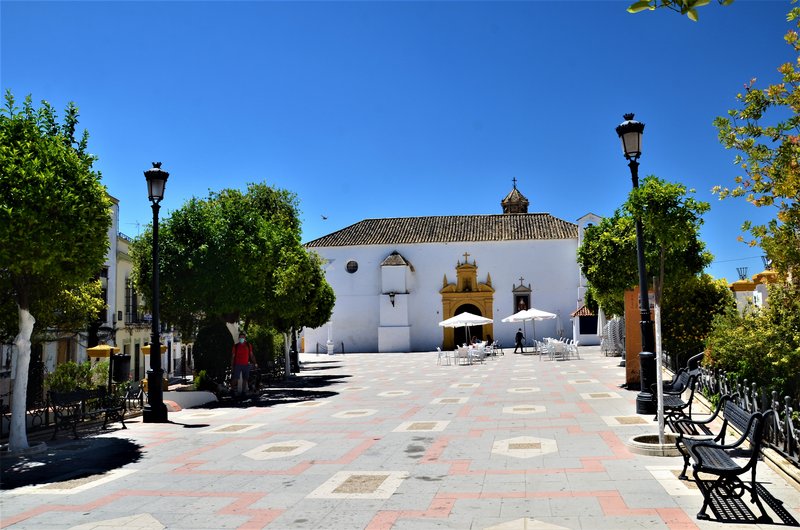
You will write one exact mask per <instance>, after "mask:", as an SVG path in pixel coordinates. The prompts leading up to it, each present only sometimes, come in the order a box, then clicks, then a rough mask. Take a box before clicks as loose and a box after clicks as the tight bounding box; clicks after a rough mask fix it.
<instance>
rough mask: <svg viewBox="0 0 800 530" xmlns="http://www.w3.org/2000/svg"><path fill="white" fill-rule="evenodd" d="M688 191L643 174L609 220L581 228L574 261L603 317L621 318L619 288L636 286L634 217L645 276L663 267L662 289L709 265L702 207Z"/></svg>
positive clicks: (704, 205)
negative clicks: (640, 236)
mask: <svg viewBox="0 0 800 530" xmlns="http://www.w3.org/2000/svg"><path fill="white" fill-rule="evenodd" d="M689 193H690V191H689V190H687V189H686V187H685V186H683V185H682V184H677V183H670V182H666V181H664V180H661V179H659V178H657V177H655V176H649V177H647V178H645V179H644V181H643V183H642V184H641V186H640V187H639V188H638V189H636V190H633V191H631V194H630V198H629V200H628V201H627V202H626V203H625V204H624V205H623V207H622V208H621V209H619V210H617V211H615V212H614V215H613V216H611V217H608V218H605V219H603V220H602V221H601V222H600V223H599V224H597V225H594V226H591V227H588V228H587V229H586V231H585V232H584V239H583V243H582V244H581V246H580V248H579V249H578V263H579V264H580V267H581V271H582V272H583V274H584V276H586V279H587V280H588V281H589V285H590V292H591V296H592V297H593V298H594V299H595V300H596V301H597V302H598V303H599V304H600V305H601V306H602V307H603V310H604V311H606V313H607V314H622V312H623V311H622V308H623V295H624V291H625V289H630V288H631V287H633V286H634V285H637V283H638V269H637V262H636V222H635V216H640V217H641V218H642V225H643V233H644V242H645V263H646V265H645V268H646V270H647V277H648V278H651V277H652V276H653V275H655V274H656V273H658V274H659V277H661V275H662V274H661V271H662V269H663V271H664V272H663V276H664V277H663V281H664V285H675V284H677V283H678V282H681V281H683V280H684V279H686V278H689V277H691V276H693V275H696V274H698V273H699V272H700V271H702V270H703V268H704V267H705V266H706V265H708V264H709V263H710V262H711V255H710V254H709V253H708V252H706V251H705V245H704V244H703V243H702V241H700V239H699V235H698V234H699V230H700V225H701V224H702V216H703V214H704V213H705V212H706V211H707V210H708V204H707V203H704V202H701V201H697V200H695V199H694V198H693V197H692V196H690V195H689Z"/></svg>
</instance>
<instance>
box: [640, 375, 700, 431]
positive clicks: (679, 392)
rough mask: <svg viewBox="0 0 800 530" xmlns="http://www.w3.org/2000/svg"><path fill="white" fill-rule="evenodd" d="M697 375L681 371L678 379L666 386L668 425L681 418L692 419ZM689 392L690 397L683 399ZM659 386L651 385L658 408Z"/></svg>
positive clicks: (665, 411)
mask: <svg viewBox="0 0 800 530" xmlns="http://www.w3.org/2000/svg"><path fill="white" fill-rule="evenodd" d="M697 377H698V376H697V375H695V374H690V373H689V372H688V371H681V372H680V373H679V374H678V375H677V376H676V378H675V379H674V380H673V381H671V382H669V383H668V384H665V385H664V395H663V400H664V420H665V421H666V422H668V423H671V422H674V421H677V420H678V419H679V418H690V417H691V416H692V403H693V401H694V392H695V388H696V387H697ZM687 390H688V391H689V397H688V398H687V399H683V394H684V393H685V392H686V391H687ZM657 391H658V386H657V385H656V384H653V385H651V392H652V396H653V398H652V399H653V403H656V407H657V406H658V394H657Z"/></svg>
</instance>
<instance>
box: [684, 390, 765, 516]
mask: <svg viewBox="0 0 800 530" xmlns="http://www.w3.org/2000/svg"><path fill="white" fill-rule="evenodd" d="M722 410H723V417H724V425H723V427H722V431H721V434H720V435H719V436H720V440H724V432H725V430H727V427H728V426H729V425H730V426H732V427H734V428H736V430H738V431H739V432H741V433H742V436H741V437H740V438H739V439H738V440H736V441H735V442H733V443H730V444H725V443H724V442H723V443H720V442H716V441H714V440H708V439H698V438H687V437H682V440H681V445H682V447H679V449H680V450H681V452H682V453H683V454H684V461H686V460H687V456H686V455H688V458H689V459H691V461H692V462H693V463H692V468H693V472H692V474H693V476H694V479H695V483H696V484H697V486H698V488H699V489H700V491H701V493H702V494H703V506H702V508H701V509H700V511H699V512H698V513H697V518H698V519H703V520H705V519H710V517H709V515H708V514H707V513H706V508H708V506H712V510H714V506H715V504H714V501H715V496H716V500H717V501H719V500H720V499H722V500H723V501H724V500H726V499H740V498H741V497H743V496H744V494H745V491H749V492H750V500H751V502H752V503H754V504H755V505H756V506H758V509H759V510H760V511H761V516H760V517H759V518H758V519H757V522H759V523H771V522H772V518H771V517H770V516H769V515H767V513H766V512H765V511H764V506H763V505H762V503H761V500H760V499H759V494H758V485H757V484H756V466H757V464H758V459H759V455H760V451H761V442H762V439H763V433H764V428H765V425H766V424H767V422H768V421H769V420H770V419H771V417H772V414H773V412H772V410H767V411H765V412H763V413H762V412H754V413H752V414H751V413H749V412H747V411H746V410H744V409H743V408H741V407H740V406H739V405H737V404H736V403H735V402H734V400H726V401H725V404H724V406H723V407H722ZM745 444H747V445H749V447H747V448H746V447H745ZM747 451H749V458H748V459H747V461H746V462H744V463H743V464H739V463H738V462H736V461H735V460H734V459H733V458H734V456H737V457H738V456H740V455H742V454H746V452H747ZM743 452H744V453H743ZM685 471H686V465H684V473H683V475H682V476H684V477H685ZM748 472H749V473H750V475H751V476H750V480H749V484H746V483H745V482H744V481H742V479H741V478H740V477H741V476H742V475H744V474H746V473H748ZM701 474H704V475H713V476H714V477H715V478H711V479H709V478H702V477H701ZM717 504H719V503H717Z"/></svg>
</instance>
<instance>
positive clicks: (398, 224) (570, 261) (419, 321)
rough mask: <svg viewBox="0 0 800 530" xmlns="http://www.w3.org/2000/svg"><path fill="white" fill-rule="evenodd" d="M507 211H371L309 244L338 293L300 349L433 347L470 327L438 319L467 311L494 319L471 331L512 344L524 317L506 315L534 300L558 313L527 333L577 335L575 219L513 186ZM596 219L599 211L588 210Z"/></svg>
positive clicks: (461, 336)
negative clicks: (530, 209) (538, 206)
mask: <svg viewBox="0 0 800 530" xmlns="http://www.w3.org/2000/svg"><path fill="white" fill-rule="evenodd" d="M501 204H502V206H503V211H504V212H505V213H503V214H497V215H464V216H437V217H409V218H392V219H367V220H364V221H361V222H359V223H356V224H354V225H351V226H349V227H347V228H344V229H342V230H339V231H337V232H334V233H332V234H329V235H326V236H323V237H321V238H318V239H316V240H314V241H310V242H308V243H307V244H306V247H307V248H309V249H310V250H313V251H316V252H317V253H319V254H320V256H322V258H324V259H325V260H326V262H327V264H326V266H325V273H326V279H327V281H328V283H329V284H330V285H331V287H332V288H333V290H334V292H335V293H336V305H335V307H334V310H333V315H332V317H331V320H330V322H329V323H328V324H327V325H326V326H323V327H321V328H317V329H306V330H305V331H304V335H303V351H305V352H312V353H313V352H320V353H323V352H326V351H328V343H329V342H332V343H333V349H334V351H335V352H337V353H338V352H342V351H343V352H398V351H400V352H402V351H432V350H435V349H436V348H437V347H442V348H448V349H449V348H452V347H453V345H454V344H455V343H461V342H463V339H464V330H458V329H457V330H452V329H448V328H442V327H440V326H439V325H438V323H439V322H440V321H442V320H445V319H447V318H449V317H451V316H454V315H455V314H458V313H461V312H463V311H469V312H471V313H475V314H480V315H482V316H486V317H490V318H492V319H493V320H494V323H493V324H488V325H485V326H482V327H477V329H475V328H472V329H471V330H470V331H471V333H472V334H473V335H476V334H479V335H480V337H481V338H487V337H488V338H492V339H495V340H499V341H500V342H501V343H502V344H503V345H505V346H510V345H513V342H514V340H513V339H514V334H515V333H516V331H517V329H518V328H520V327H522V326H521V325H519V324H514V323H503V322H501V320H502V319H503V318H504V317H506V316H509V315H511V314H513V313H516V312H517V311H518V310H520V309H527V308H530V307H535V308H537V309H542V310H545V311H549V312H551V313H556V314H558V315H559V319H556V320H545V321H538V322H536V323H535V336H534V332H533V326H532V324H531V323H530V322H528V323H527V324H526V333H527V337H528V338H529V339H532V338H536V339H541V338H542V337H547V336H551V337H555V336H559V335H564V336H567V337H571V334H572V330H573V326H572V323H571V321H570V315H571V313H573V312H574V311H575V310H576V308H577V307H579V305H582V304H583V299H582V294H583V293H582V292H581V287H582V285H581V275H580V270H579V268H578V265H577V262H576V253H577V249H578V233H579V226H578V225H577V224H575V223H571V222H568V221H564V220H562V219H558V218H556V217H553V216H552V215H550V214H547V213H527V206H528V201H527V199H525V197H524V196H522V194H521V193H519V191H518V190H517V189H516V187H514V189H513V190H512V191H511V193H509V195H508V196H506V198H505V199H504V200H503V201H502V203H501ZM592 220H594V219H592Z"/></svg>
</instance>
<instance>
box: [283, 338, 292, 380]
mask: <svg viewBox="0 0 800 530" xmlns="http://www.w3.org/2000/svg"><path fill="white" fill-rule="evenodd" d="M283 355H284V359H285V361H286V373H285V374H284V377H285V378H286V379H288V378H289V377H291V375H292V359H291V355H290V354H289V334H288V333H284V334H283Z"/></svg>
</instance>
